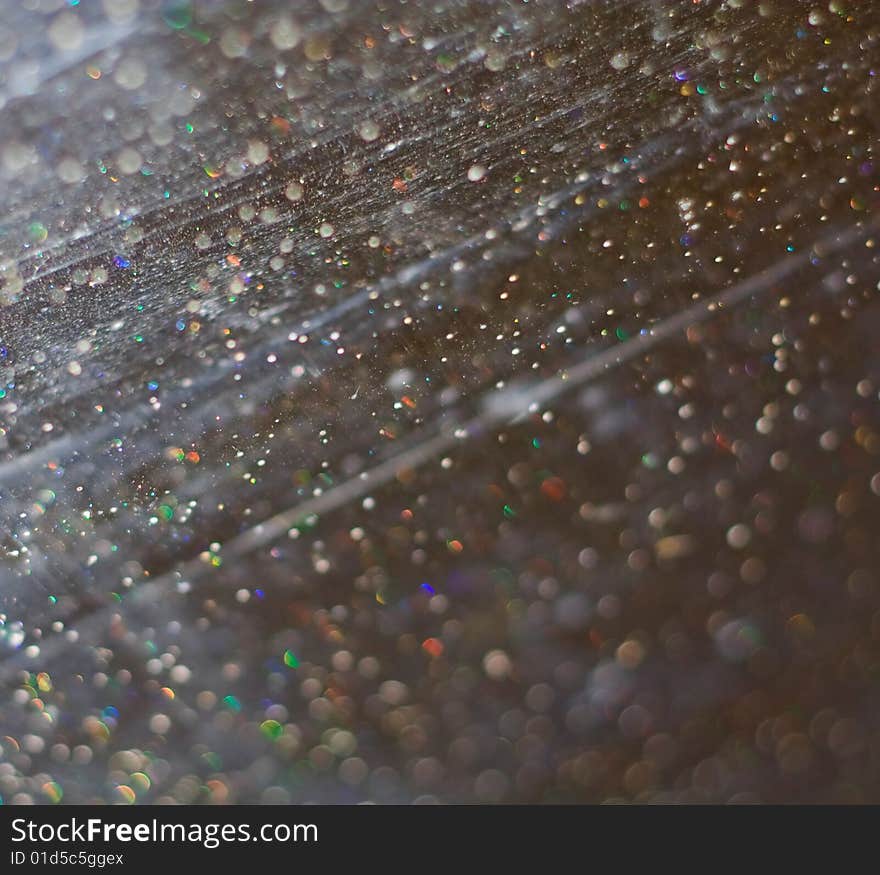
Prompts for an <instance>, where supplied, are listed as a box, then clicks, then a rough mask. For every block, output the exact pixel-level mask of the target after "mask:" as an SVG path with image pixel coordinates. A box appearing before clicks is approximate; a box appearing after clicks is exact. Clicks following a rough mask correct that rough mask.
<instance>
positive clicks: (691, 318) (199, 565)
mask: <svg viewBox="0 0 880 875" xmlns="http://www.w3.org/2000/svg"><path fill="white" fill-rule="evenodd" d="M878 227H880V222H878V221H876V220H875V221H872V222H869V223H865V224H860V225H856V226H853V227H851V228H848V229H847V230H845V231H842V232H838V233H834V234H830V235H828V236H826V237H823V238H821V239H819V240H817V241H815V242H814V243H813V245H812V246H811V247H810V249H809V250H805V251H804V252H802V253H800V254H798V255H793V256H791V257H790V258H786V259H784V260H782V261H779V262H777V263H776V264H773V265H771V266H770V267H767V268H765V269H764V270H762V271H760V272H759V273H756V274H754V275H753V276H751V277H748V278H747V279H744V280H742V281H741V282H739V283H736V284H735V285H733V286H730V287H729V288H727V289H724V290H723V291H720V292H718V293H717V294H715V295H713V296H712V297H711V298H707V299H704V300H702V301H699V302H697V303H695V304H693V305H691V306H690V307H688V308H686V309H685V310H682V311H681V312H679V313H676V314H675V315H673V316H670V317H668V318H667V319H665V320H663V322H661V323H659V324H658V325H656V326H654V327H653V328H652V329H651V330H650V331H649V332H648V333H647V334H644V335H637V336H635V337H633V338H631V339H630V340H627V341H626V342H624V343H622V344H620V345H619V346H615V347H609V348H606V349H604V350H602V351H601V352H599V353H596V354H588V355H587V356H586V357H585V358H583V359H582V360H581V361H580V362H578V363H577V364H575V365H574V366H573V367H571V368H568V369H567V370H566V371H565V372H563V373H561V374H558V375H556V376H553V377H549V378H547V379H545V380H542V381H540V382H537V383H535V382H533V381H531V380H529V379H527V378H523V379H520V380H517V381H515V382H514V383H513V384H512V385H511V386H510V388H509V389H507V390H506V391H504V392H502V393H500V394H499V393H493V394H492V395H490V396H489V397H488V398H487V399H486V400H485V401H484V403H483V407H482V410H481V411H480V412H479V413H477V414H476V415H475V416H473V417H471V418H470V419H468V420H466V421H464V422H462V421H460V420H459V421H455V420H454V421H452V422H449V423H446V424H445V425H443V426H441V430H439V431H438V432H437V433H436V434H435V435H434V436H433V437H430V438H428V439H427V440H425V441H422V442H421V443H419V444H417V445H416V446H414V447H411V448H410V449H408V450H404V451H403V452H401V453H398V454H397V455H395V456H393V457H392V458H390V459H387V460H386V461H384V462H381V463H380V464H378V465H376V466H375V467H374V468H371V469H370V470H369V471H365V472H363V473H362V474H360V475H358V476H357V477H355V478H352V479H351V480H348V481H346V482H345V483H341V484H340V485H339V486H337V487H335V488H333V489H331V490H329V491H328V492H325V493H323V494H322V495H319V496H317V497H315V498H312V499H309V500H307V501H304V502H302V503H300V504H297V505H294V506H293V507H289V508H287V509H286V510H283V511H281V512H280V513H277V514H275V515H274V516H272V517H270V518H269V519H267V520H265V521H263V522H262V523H259V524H257V525H256V526H254V527H253V528H250V529H248V530H247V531H245V532H242V533H241V534H239V535H237V536H236V537H235V538H233V539H232V540H230V541H228V542H227V543H226V544H225V545H224V546H223V556H224V558H226V559H230V558H241V557H243V556H246V555H248V554H249V553H252V552H253V551H254V550H257V549H259V548H260V547H263V546H265V545H267V544H269V543H271V542H272V541H274V540H276V539H277V538H279V537H283V536H284V535H285V534H286V533H287V531H288V530H289V529H290V528H291V527H292V526H294V525H296V523H297V522H299V521H300V520H302V519H303V517H306V516H309V515H312V514H317V515H320V514H326V513H328V512H331V511H333V510H336V509H338V508H340V507H343V506H344V505H346V504H347V503H348V502H350V501H354V500H355V499H357V498H360V497H361V496H364V495H366V494H367V493H369V492H370V491H372V490H374V489H376V488H377V487H380V486H383V485H385V484H387V483H390V482H391V481H392V480H394V479H395V478H396V477H397V476H398V474H400V472H401V471H405V470H413V469H416V468H420V467H421V466H422V465H424V464H426V463H427V462H429V461H430V460H431V459H432V458H434V457H436V456H437V455H439V454H440V453H443V452H445V451H447V450H449V449H451V448H452V447H454V446H455V445H456V444H459V443H460V442H461V440H462V439H463V438H464V437H468V436H473V435H478V434H481V433H485V432H487V431H490V430H492V429H493V428H495V427H497V426H499V425H503V424H505V423H511V422H515V421H517V420H518V419H519V418H520V417H522V416H523V415H525V414H527V412H528V409H529V408H530V407H531V406H532V405H534V404H539V405H542V404H546V403H548V402H549V401H552V400H554V399H557V398H559V397H560V396H562V395H563V394H566V393H568V392H569V391H571V390H573V389H575V388H577V387H578V386H582V385H583V384H585V383H589V382H590V381H592V380H594V379H596V378H598V377H600V376H601V375H603V374H605V373H607V372H608V371H610V370H612V369H613V368H615V367H617V366H618V365H621V364H623V363H624V362H627V361H632V360H633V359H635V358H638V357H639V356H641V355H644V353H645V352H646V351H647V350H649V349H652V348H653V347H655V346H657V345H658V344H660V343H661V342H663V341H664V340H667V339H669V338H671V337H674V336H675V335H676V334H679V333H680V332H682V331H684V330H686V329H687V328H688V327H689V326H691V325H694V324H697V323H701V322H706V321H708V320H709V319H711V318H713V317H714V316H715V315H717V314H719V313H723V312H725V311H727V310H729V309H731V308H733V307H735V306H736V305H737V304H740V303H742V302H743V301H745V300H747V299H748V298H750V297H753V296H755V295H761V294H763V293H765V292H766V291H767V290H769V289H770V288H772V287H773V286H774V285H776V284H777V283H779V282H780V281H782V280H784V279H785V278H786V277H788V276H790V275H791V274H793V273H795V272H796V271H798V270H799V269H801V268H803V267H805V266H806V265H807V264H809V262H810V258H811V256H812V255H814V254H816V255H819V254H820V253H821V257H823V258H825V257H827V256H829V255H833V254H834V253H836V252H840V251H842V250H845V249H847V248H848V247H850V246H852V245H853V244H854V243H856V242H857V241H859V240H860V239H862V238H863V237H865V236H866V235H868V234H870V233H871V232H874V231H877V230H878ZM207 570H208V569H207V568H206V566H205V564H204V563H203V562H202V561H201V560H199V559H190V560H187V561H186V562H182V563H180V564H179V565H178V566H177V567H176V568H175V569H174V570H173V571H169V572H167V573H165V574H163V575H161V576H160V577H157V578H155V579H154V580H152V581H150V582H149V583H145V584H142V585H141V586H140V587H138V589H137V590H136V591H135V592H134V593H132V595H131V596H129V598H128V599H127V601H126V603H125V607H128V608H132V607H137V606H138V605H144V604H149V603H151V602H153V601H155V600H156V599H158V598H160V597H161V596H162V595H163V594H164V593H166V592H167V591H168V590H169V589H170V588H171V587H173V586H174V585H175V584H177V583H178V582H180V581H188V582H192V581H193V580H195V579H196V578H198V577H200V576H201V575H202V574H204V573H205V572H206V571H207ZM119 610H120V606H118V605H114V606H110V605H108V606H105V607H101V608H98V609H97V610H96V611H95V612H94V613H92V614H90V615H89V616H87V617H86V618H84V619H83V620H81V621H80V623H79V626H78V631H79V633H80V636H82V634H83V633H84V632H89V631H95V632H97V631H98V630H99V629H100V626H101V624H102V623H103V622H104V621H105V619H106V615H107V614H108V612H110V611H114V612H118V611H119ZM64 646H66V642H65V641H64V639H63V638H61V637H58V638H54V639H50V640H45V639H44V640H43V642H42V643H41V654H40V659H41V661H45V660H46V659H47V658H51V657H52V656H53V655H55V654H57V652H58V651H59V650H60V649H61V648H63V647H64ZM27 659H28V658H27V657H26V656H25V655H24V653H23V651H16V653H15V654H14V655H13V656H10V657H8V658H7V659H6V660H5V661H4V662H3V663H2V664H0V682H9V681H10V680H11V679H12V678H13V676H14V673H15V672H16V671H20V670H21V669H22V666H23V664H24V663H25V661H26V660H27Z"/></svg>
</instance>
